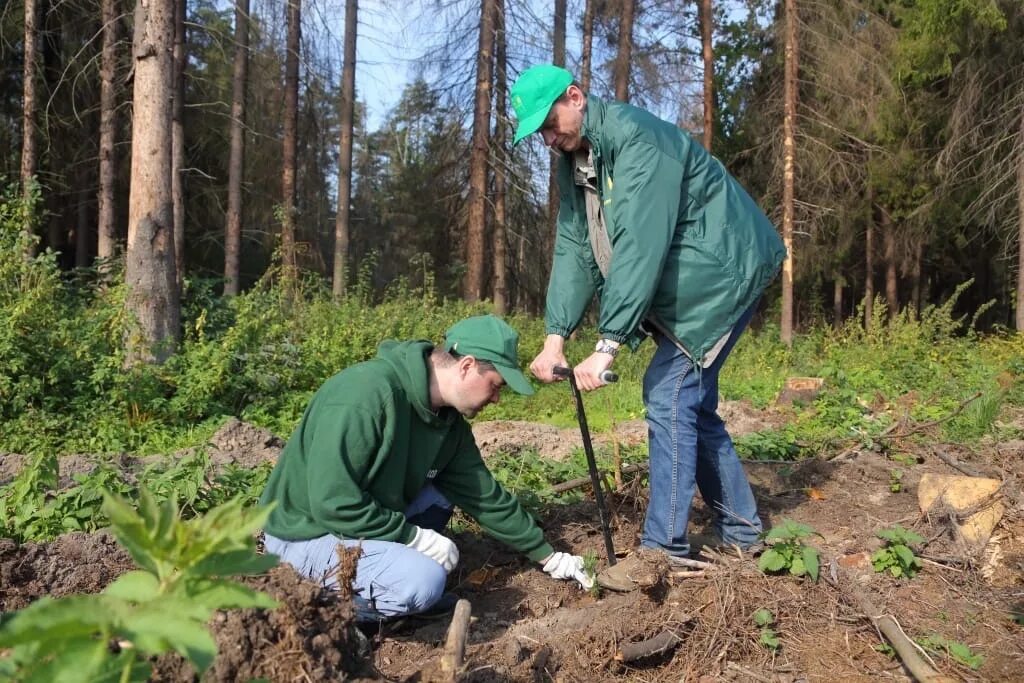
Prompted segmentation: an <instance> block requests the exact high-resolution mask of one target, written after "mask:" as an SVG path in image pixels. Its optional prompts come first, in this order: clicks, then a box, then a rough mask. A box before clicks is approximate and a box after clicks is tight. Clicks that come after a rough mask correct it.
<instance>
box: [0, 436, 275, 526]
mask: <svg viewBox="0 0 1024 683" xmlns="http://www.w3.org/2000/svg"><path fill="white" fill-rule="evenodd" d="M271 467H272V466H271V464H270V463H263V464H261V465H259V466H257V467H255V468H251V469H250V468H241V467H238V466H234V465H229V466H227V467H225V468H224V469H223V471H222V472H220V473H215V472H214V471H213V467H212V466H211V464H210V462H209V459H208V458H207V457H206V455H205V453H202V452H199V453H196V454H194V455H192V456H187V457H184V458H181V459H179V460H173V459H169V460H167V461H166V462H162V463H157V464H154V465H151V466H149V467H147V468H146V469H145V470H143V471H142V472H141V473H140V474H139V476H138V478H137V479H136V480H133V481H129V476H130V475H127V474H126V473H125V472H123V471H122V470H121V469H120V468H118V467H115V466H113V465H111V464H107V463H101V464H99V465H97V466H96V467H95V468H93V470H92V471H91V472H89V473H87V474H75V475H73V477H72V479H73V481H74V482H75V483H74V485H72V486H70V487H67V488H64V489H61V490H60V491H58V492H56V493H54V491H55V490H56V489H57V484H58V471H57V458H56V456H54V455H50V454H40V455H37V456H35V457H34V458H33V459H32V460H31V461H30V462H29V463H28V464H27V465H26V466H25V467H23V468H22V470H21V472H20V473H19V474H18V476H17V477H16V478H15V479H14V480H13V481H12V482H11V483H10V484H8V485H7V486H5V487H3V488H0V535H3V536H7V537H9V538H13V539H15V540H17V541H18V542H24V541H47V540H51V539H53V538H56V537H57V536H59V535H60V534H62V533H66V532H69V531H86V532H89V531H95V530H97V529H100V528H102V527H104V526H106V525H107V524H109V520H108V519H107V517H106V514H105V513H104V507H103V500H104V497H105V496H106V495H108V494H111V493H113V494H117V495H120V496H124V497H126V498H128V499H130V500H135V499H137V498H138V497H139V495H140V489H145V490H147V491H148V492H149V495H151V496H152V497H153V498H154V499H155V500H157V501H158V502H160V503H163V502H164V501H167V500H175V501H180V502H181V504H182V506H183V508H182V515H183V516H184V517H194V516H196V515H200V514H204V513H206V512H208V511H210V510H212V509H213V508H216V507H218V506H220V505H223V504H225V503H227V502H228V501H230V500H233V499H237V500H239V501H240V502H241V503H242V504H243V505H246V506H252V505H255V504H256V503H257V501H258V497H259V494H260V493H261V492H262V490H263V488H264V486H265V484H266V481H267V478H268V477H269V476H270V470H271Z"/></svg>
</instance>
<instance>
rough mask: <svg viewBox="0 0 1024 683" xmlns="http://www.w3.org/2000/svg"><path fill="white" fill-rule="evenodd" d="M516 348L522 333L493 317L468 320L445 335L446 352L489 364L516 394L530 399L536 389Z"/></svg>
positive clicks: (487, 316)
mask: <svg viewBox="0 0 1024 683" xmlns="http://www.w3.org/2000/svg"><path fill="white" fill-rule="evenodd" d="M517 346H519V333H518V332H516V331H515V330H513V329H512V328H511V327H509V325H508V323H506V322H505V321H504V320H502V319H501V318H499V317H497V316H494V315H478V316H475V317H473V318H466V319H465V320H462V321H459V322H457V323H455V324H454V325H452V326H451V327H450V328H448V331H447V332H445V333H444V350H445V351H453V352H455V353H457V354H459V355H460V356H473V357H474V358H477V359H479V360H485V361H488V362H489V363H491V364H493V365H494V369H495V370H497V371H498V374H500V375H501V377H502V379H504V380H505V383H506V384H508V385H509V386H510V387H511V388H512V390H513V391H515V392H516V393H519V394H525V395H526V396H529V395H530V394H532V393H533V387H532V386H530V382H529V380H527V379H526V377H525V376H524V375H523V372H522V370H520V369H519V355H518V353H517V352H516V347H517Z"/></svg>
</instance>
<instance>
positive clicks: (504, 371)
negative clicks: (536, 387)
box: [494, 364, 533, 396]
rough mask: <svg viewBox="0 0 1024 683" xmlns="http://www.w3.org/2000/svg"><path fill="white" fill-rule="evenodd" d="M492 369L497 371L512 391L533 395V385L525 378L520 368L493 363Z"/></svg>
mask: <svg viewBox="0 0 1024 683" xmlns="http://www.w3.org/2000/svg"><path fill="white" fill-rule="evenodd" d="M494 369H495V370H497V371H498V374H499V375H501V378H502V379H504V380H505V384H507V385H508V386H509V388H510V389H511V390H512V391H514V392H516V393H517V394H522V395H523V396H532V395H533V386H532V385H531V384H530V380H528V379H526V375H524V374H523V372H522V370H520V369H519V368H512V367H508V366H503V365H498V364H494Z"/></svg>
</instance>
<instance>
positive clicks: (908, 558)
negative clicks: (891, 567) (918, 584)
mask: <svg viewBox="0 0 1024 683" xmlns="http://www.w3.org/2000/svg"><path fill="white" fill-rule="evenodd" d="M892 551H893V552H894V553H895V554H896V556H897V557H898V558H899V559H900V562H902V563H903V566H905V567H913V566H914V565H915V564H916V563H917V558H916V557H914V553H913V551H912V550H911V549H910V548H908V547H907V546H905V545H903V544H902V543H899V544H897V545H894V546H893V547H892Z"/></svg>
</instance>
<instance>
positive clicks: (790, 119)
mask: <svg viewBox="0 0 1024 683" xmlns="http://www.w3.org/2000/svg"><path fill="white" fill-rule="evenodd" d="M796 77H797V42H796V0H786V63H785V78H784V79H783V90H784V98H785V114H784V115H783V123H782V128H783V131H782V150H783V152H782V166H783V170H782V243H783V244H784V245H785V247H786V253H787V254H788V256H787V258H786V260H785V261H784V262H783V265H782V320H781V321H780V325H779V327H780V336H781V338H782V342H783V343H784V344H786V345H787V346H791V345H792V344H793V260H794V257H795V254H794V253H793V220H794V215H793V214H794V213H795V206H794V196H793V195H794V187H793V186H794V183H795V177H794V176H795V174H796V141H795V135H796V87H797V83H796Z"/></svg>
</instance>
